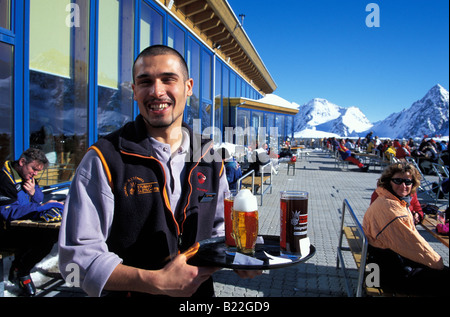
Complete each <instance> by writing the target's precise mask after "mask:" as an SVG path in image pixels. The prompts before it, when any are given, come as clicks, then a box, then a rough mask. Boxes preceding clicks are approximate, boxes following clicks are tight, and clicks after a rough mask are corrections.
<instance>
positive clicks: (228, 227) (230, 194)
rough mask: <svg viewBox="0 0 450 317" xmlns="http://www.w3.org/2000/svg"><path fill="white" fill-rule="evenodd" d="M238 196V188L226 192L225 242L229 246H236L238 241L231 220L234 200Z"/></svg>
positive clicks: (224, 202)
mask: <svg viewBox="0 0 450 317" xmlns="http://www.w3.org/2000/svg"><path fill="white" fill-rule="evenodd" d="M235 196H236V190H231V191H227V192H225V193H224V201H223V212H224V218H225V244H226V245H227V246H228V247H235V246H236V242H235V241H234V238H233V235H232V233H233V222H232V220H231V213H232V211H233V201H234V197H235Z"/></svg>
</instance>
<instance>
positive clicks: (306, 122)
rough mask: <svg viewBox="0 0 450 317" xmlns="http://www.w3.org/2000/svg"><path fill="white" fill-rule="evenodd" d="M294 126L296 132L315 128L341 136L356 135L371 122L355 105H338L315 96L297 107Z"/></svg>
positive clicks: (370, 125)
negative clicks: (346, 106) (347, 106)
mask: <svg viewBox="0 0 450 317" xmlns="http://www.w3.org/2000/svg"><path fill="white" fill-rule="evenodd" d="M294 127H295V131H296V132H300V131H302V130H305V129H314V128H315V130H319V131H325V132H330V133H335V134H338V135H341V136H357V135H358V133H361V132H363V131H366V130H368V129H370V128H371V127H372V124H371V123H370V121H369V120H368V119H367V118H366V116H365V115H364V114H363V113H362V112H361V110H360V109H359V108H357V107H349V108H345V107H340V106H338V105H335V104H333V103H331V102H329V101H328V100H326V99H321V98H315V99H313V100H311V101H309V102H308V103H306V104H304V105H303V106H300V107H299V112H298V113H297V114H296V116H295V125H294Z"/></svg>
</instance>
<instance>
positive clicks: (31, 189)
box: [22, 177, 36, 196]
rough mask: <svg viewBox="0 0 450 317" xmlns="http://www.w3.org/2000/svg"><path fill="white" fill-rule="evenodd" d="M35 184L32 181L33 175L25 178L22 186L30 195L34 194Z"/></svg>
mask: <svg viewBox="0 0 450 317" xmlns="http://www.w3.org/2000/svg"><path fill="white" fill-rule="evenodd" d="M35 185H36V183H35V181H34V177H32V178H30V179H28V180H26V181H25V182H24V183H23V184H22V187H23V189H24V190H25V191H26V192H27V193H28V194H29V195H30V196H34V193H35V188H34V186H35Z"/></svg>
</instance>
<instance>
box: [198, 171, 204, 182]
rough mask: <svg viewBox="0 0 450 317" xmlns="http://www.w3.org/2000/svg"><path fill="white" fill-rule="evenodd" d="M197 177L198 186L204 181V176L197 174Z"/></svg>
mask: <svg viewBox="0 0 450 317" xmlns="http://www.w3.org/2000/svg"><path fill="white" fill-rule="evenodd" d="M197 177H198V182H199V183H200V184H203V183H204V182H205V181H206V176H205V175H204V174H203V173H200V172H198V173H197Z"/></svg>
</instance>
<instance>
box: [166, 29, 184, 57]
mask: <svg viewBox="0 0 450 317" xmlns="http://www.w3.org/2000/svg"><path fill="white" fill-rule="evenodd" d="M167 45H168V46H170V47H172V48H174V49H176V50H177V51H178V52H179V53H180V54H181V55H183V56H184V31H183V30H182V29H181V28H179V27H178V26H177V25H175V23H174V22H172V21H169V25H168V28H167Z"/></svg>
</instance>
